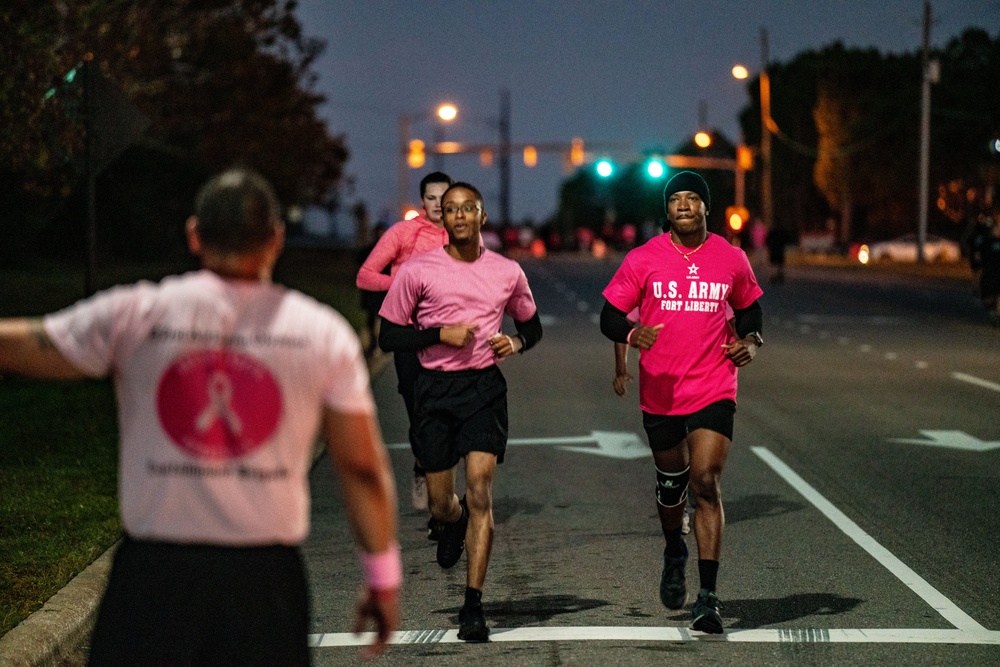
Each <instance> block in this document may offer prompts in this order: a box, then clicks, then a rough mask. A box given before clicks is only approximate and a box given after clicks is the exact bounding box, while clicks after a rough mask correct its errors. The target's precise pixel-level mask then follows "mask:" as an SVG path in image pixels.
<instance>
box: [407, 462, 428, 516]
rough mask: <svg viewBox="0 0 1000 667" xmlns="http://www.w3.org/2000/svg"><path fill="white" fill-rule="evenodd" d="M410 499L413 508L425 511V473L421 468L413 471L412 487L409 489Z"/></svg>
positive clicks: (426, 506) (426, 505)
mask: <svg viewBox="0 0 1000 667" xmlns="http://www.w3.org/2000/svg"><path fill="white" fill-rule="evenodd" d="M410 499H411V500H412V501H413V509H415V510H422V511H426V510H427V508H428V507H429V505H428V504H427V473H426V472H424V471H423V470H414V471H413V488H412V489H410Z"/></svg>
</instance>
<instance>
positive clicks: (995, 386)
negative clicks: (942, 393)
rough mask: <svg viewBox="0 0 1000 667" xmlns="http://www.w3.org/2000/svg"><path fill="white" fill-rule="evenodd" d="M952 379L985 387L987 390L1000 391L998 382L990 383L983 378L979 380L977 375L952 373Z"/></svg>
mask: <svg viewBox="0 0 1000 667" xmlns="http://www.w3.org/2000/svg"><path fill="white" fill-rule="evenodd" d="M951 377H952V378H954V379H955V380H961V381H962V382H968V383H969V384H974V385H977V386H979V387H985V388H987V389H992V390H993V391H1000V384H997V383H996V382H990V381H989V380H983V379H982V378H977V377H976V376H975V375H966V374H965V373H952V374H951Z"/></svg>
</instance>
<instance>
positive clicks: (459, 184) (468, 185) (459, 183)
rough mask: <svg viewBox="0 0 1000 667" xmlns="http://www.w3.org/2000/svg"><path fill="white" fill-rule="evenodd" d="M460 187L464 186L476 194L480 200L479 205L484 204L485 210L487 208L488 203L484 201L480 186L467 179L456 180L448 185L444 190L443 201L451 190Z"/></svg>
mask: <svg viewBox="0 0 1000 667" xmlns="http://www.w3.org/2000/svg"><path fill="white" fill-rule="evenodd" d="M458 188H464V189H465V190H468V191H470V192H471V193H472V194H474V195H476V200H477V201H479V205H480V206H482V207H483V209H484V210H485V209H486V203H485V202H484V201H483V193H482V192H480V191H479V188H477V187H476V186H475V185H473V184H472V183H466V182H465V181H456V182H455V183H452V184H451V185H450V186H448V189H447V190H445V191H444V194H443V195H441V201H442V202H443V201H444V198H445V197H447V196H448V193H449V192H451V191H452V190H457V189H458Z"/></svg>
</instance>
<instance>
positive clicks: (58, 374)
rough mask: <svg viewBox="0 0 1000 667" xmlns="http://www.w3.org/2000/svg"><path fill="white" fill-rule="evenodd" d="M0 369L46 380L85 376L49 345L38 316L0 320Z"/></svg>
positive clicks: (48, 339)
mask: <svg viewBox="0 0 1000 667" xmlns="http://www.w3.org/2000/svg"><path fill="white" fill-rule="evenodd" d="M0 372H5V373H16V374H18V375H26V376H28V377H34V378H41V379H46V380H78V379H81V378H83V377H86V376H85V375H84V374H83V373H81V372H80V370H79V369H77V367H76V366H74V365H73V364H71V363H70V362H69V360H67V359H66V357H64V356H63V355H62V353H61V352H60V351H59V349H58V348H57V347H56V346H55V345H53V344H52V340H51V339H50V338H49V335H48V334H47V333H46V332H45V327H44V326H42V320H41V318H31V319H28V318H16V319H0Z"/></svg>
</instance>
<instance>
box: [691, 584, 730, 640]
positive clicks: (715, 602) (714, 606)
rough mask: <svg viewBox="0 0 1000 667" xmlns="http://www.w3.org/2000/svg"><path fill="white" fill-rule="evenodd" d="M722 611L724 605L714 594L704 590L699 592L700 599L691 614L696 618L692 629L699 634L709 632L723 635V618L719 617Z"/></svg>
mask: <svg viewBox="0 0 1000 667" xmlns="http://www.w3.org/2000/svg"><path fill="white" fill-rule="evenodd" d="M720 609H722V603H721V602H719V598H717V597H716V596H715V593H714V592H712V591H707V590H705V589H704V588H703V589H701V590H700V591H698V599H697V600H696V601H695V603H694V607H693V608H692V609H691V613H692V615H693V616H694V620H693V621H691V629H692V630H697V631H698V632H708V633H711V634H713V635H719V634H722V616H720V615H719V610H720Z"/></svg>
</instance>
